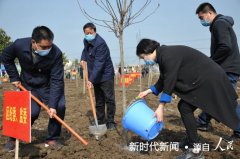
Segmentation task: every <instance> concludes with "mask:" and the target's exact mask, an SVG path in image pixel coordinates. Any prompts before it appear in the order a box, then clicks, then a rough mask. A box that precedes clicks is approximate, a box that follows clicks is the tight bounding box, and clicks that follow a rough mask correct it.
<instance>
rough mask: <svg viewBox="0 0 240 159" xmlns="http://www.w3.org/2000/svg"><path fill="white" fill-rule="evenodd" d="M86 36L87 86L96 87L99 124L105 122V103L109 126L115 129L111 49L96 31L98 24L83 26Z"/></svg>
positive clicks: (82, 59) (84, 50)
mask: <svg viewBox="0 0 240 159" xmlns="http://www.w3.org/2000/svg"><path fill="white" fill-rule="evenodd" d="M83 31H84V34H85V38H84V40H83V43H84V49H83V52H82V57H81V61H82V62H81V63H83V61H85V62H87V69H88V78H89V81H88V82H87V86H88V87H90V88H92V87H94V93H95V98H96V111H97V118H98V123H99V124H104V123H105V104H106V105H107V128H108V129H110V130H114V129H115V122H114V116H115V111H116V104H115V95H114V67H113V63H112V59H111V57H110V51H109V48H108V46H107V44H106V42H105V41H104V40H103V38H102V37H101V36H100V35H99V34H97V33H96V26H95V25H94V24H93V23H87V24H85V25H84V26H83Z"/></svg>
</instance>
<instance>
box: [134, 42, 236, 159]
mask: <svg viewBox="0 0 240 159" xmlns="http://www.w3.org/2000/svg"><path fill="white" fill-rule="evenodd" d="M137 56H139V57H140V58H142V59H144V60H145V63H146V64H147V65H154V64H155V63H158V65H159V70H160V77H159V79H158V81H157V82H156V84H155V85H153V86H151V87H150V89H148V90H146V91H143V92H141V93H140V94H139V97H141V98H142V97H145V96H146V95H148V94H149V93H153V94H154V95H158V94H159V93H161V92H162V94H161V97H160V99H159V102H160V104H159V107H158V108H157V110H156V111H155V114H154V116H156V117H157V121H162V120H163V107H164V106H165V103H170V102H171V95H172V93H174V94H176V95H177V96H178V97H179V98H181V100H180V101H179V103H178V109H179V112H180V114H181V118H182V121H183V123H184V126H185V128H186V132H187V137H188V139H189V144H188V146H189V149H188V150H187V152H186V153H184V154H182V155H181V156H179V157H177V158H178V159H186V158H195V159H204V156H203V154H202V152H194V149H193V147H194V144H196V143H200V141H199V138H198V135H197V125H196V122H195V118H194V111H195V110H196V109H197V108H200V109H202V110H203V111H205V112H207V113H208V114H210V115H211V116H213V117H214V118H215V119H217V120H218V121H220V122H222V123H223V124H225V125H227V126H228V127H230V128H232V129H236V128H237V127H239V126H240V116H238V114H237V111H240V107H237V101H236V100H237V98H238V96H237V94H236V92H235V90H234V89H233V87H232V85H231V83H230V82H229V80H228V78H227V76H226V73H225V72H224V71H223V70H222V68H221V67H219V65H217V64H216V63H215V62H214V61H213V60H211V59H210V58H208V57H207V56H206V55H204V54H203V53H201V52H199V51H198V50H195V49H193V48H190V47H187V46H160V44H159V43H158V42H156V41H154V40H151V39H142V40H141V41H140V42H139V44H138V46H137Z"/></svg>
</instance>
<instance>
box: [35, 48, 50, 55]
mask: <svg viewBox="0 0 240 159" xmlns="http://www.w3.org/2000/svg"><path fill="white" fill-rule="evenodd" d="M51 49H52V48H50V49H47V50H35V53H36V54H38V55H40V56H47V55H48V54H49V52H50V51H51Z"/></svg>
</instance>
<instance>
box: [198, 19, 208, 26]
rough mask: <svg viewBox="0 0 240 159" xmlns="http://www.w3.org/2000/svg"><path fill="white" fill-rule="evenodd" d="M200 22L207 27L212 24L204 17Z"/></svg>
mask: <svg viewBox="0 0 240 159" xmlns="http://www.w3.org/2000/svg"><path fill="white" fill-rule="evenodd" d="M200 22H201V24H202V25H203V26H205V27H207V26H210V23H209V22H208V21H207V20H204V19H202V20H200Z"/></svg>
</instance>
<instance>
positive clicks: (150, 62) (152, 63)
mask: <svg viewBox="0 0 240 159" xmlns="http://www.w3.org/2000/svg"><path fill="white" fill-rule="evenodd" d="M144 62H145V64H146V65H150V66H153V65H154V64H155V63H156V62H155V61H154V60H144Z"/></svg>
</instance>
